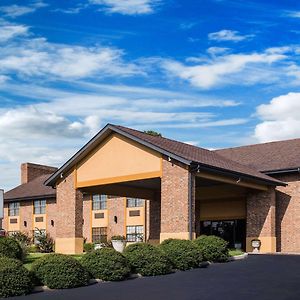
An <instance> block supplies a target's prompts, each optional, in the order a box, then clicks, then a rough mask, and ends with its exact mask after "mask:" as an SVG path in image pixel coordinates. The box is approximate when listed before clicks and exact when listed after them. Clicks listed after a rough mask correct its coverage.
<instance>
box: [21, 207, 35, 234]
mask: <svg viewBox="0 0 300 300" xmlns="http://www.w3.org/2000/svg"><path fill="white" fill-rule="evenodd" d="M24 222H26V223H27V226H26V227H25V226H24ZM20 231H21V232H27V233H28V234H29V235H30V236H31V235H32V231H33V203H32V201H20Z"/></svg>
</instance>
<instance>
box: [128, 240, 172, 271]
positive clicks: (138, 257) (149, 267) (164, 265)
mask: <svg viewBox="0 0 300 300" xmlns="http://www.w3.org/2000/svg"><path fill="white" fill-rule="evenodd" d="M124 255H125V257H126V258H127V259H128V262H129V264H130V266H131V268H132V270H133V272H135V273H139V274H141V275H143V276H155V275H163V274H167V273H170V272H171V263H170V262H169V260H168V258H167V256H166V255H165V254H164V253H163V252H162V251H161V250H160V249H159V248H158V247H155V246H153V245H150V244H145V243H136V244H131V245H129V246H128V247H126V248H125V250H124Z"/></svg>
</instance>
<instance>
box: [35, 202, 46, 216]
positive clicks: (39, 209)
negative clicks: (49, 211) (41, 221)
mask: <svg viewBox="0 0 300 300" xmlns="http://www.w3.org/2000/svg"><path fill="white" fill-rule="evenodd" d="M33 208H34V210H33V213H34V214H35V215H41V214H45V213H46V200H35V201H34V203H33Z"/></svg>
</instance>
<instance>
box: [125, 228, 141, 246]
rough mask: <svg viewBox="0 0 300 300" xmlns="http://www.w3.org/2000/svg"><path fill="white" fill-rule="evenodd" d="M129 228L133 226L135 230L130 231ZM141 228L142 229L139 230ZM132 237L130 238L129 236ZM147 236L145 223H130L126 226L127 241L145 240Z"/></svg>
mask: <svg viewBox="0 0 300 300" xmlns="http://www.w3.org/2000/svg"><path fill="white" fill-rule="evenodd" d="M129 228H133V229H134V232H129V230H128V229H129ZM138 229H140V230H138ZM139 231H141V232H139ZM129 236H130V237H131V238H128V237H129ZM144 236H145V231H144V225H129V226H126V241H127V242H134V243H136V242H143V241H144Z"/></svg>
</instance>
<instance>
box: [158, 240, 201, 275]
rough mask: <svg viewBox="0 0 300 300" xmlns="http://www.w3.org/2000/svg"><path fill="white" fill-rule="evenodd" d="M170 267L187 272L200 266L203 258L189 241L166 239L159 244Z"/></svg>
mask: <svg viewBox="0 0 300 300" xmlns="http://www.w3.org/2000/svg"><path fill="white" fill-rule="evenodd" d="M160 248H161V249H162V251H163V252H164V253H165V254H166V255H167V257H168V259H169V260H170V262H171V264H172V267H173V268H174V269H178V270H182V271H184V270H188V269H192V268H197V267H199V266H200V264H201V262H202V260H203V258H202V254H201V252H200V249H199V248H198V247H197V246H196V245H195V244H194V243H192V242H191V241H189V240H178V239H168V240H165V241H163V242H162V243H161V244H160Z"/></svg>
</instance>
